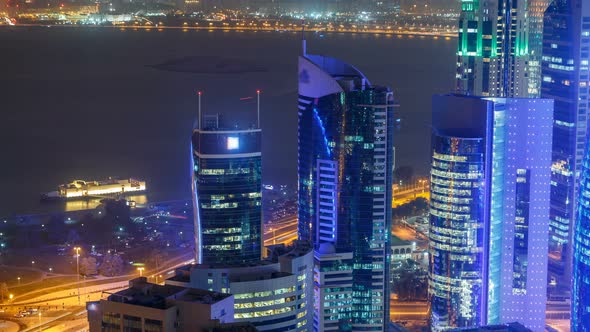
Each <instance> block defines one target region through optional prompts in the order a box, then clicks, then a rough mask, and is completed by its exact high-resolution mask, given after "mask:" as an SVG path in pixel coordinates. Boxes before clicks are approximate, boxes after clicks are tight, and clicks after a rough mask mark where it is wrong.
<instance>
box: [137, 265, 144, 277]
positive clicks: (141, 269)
mask: <svg viewBox="0 0 590 332" xmlns="http://www.w3.org/2000/svg"><path fill="white" fill-rule="evenodd" d="M143 270H145V268H144V267H138V268H137V271H139V276H140V277H141V276H142V275H143Z"/></svg>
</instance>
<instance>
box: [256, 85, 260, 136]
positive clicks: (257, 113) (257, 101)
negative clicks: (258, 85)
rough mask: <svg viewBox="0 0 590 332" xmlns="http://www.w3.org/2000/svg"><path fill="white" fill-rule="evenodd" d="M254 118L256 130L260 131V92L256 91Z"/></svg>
mask: <svg viewBox="0 0 590 332" xmlns="http://www.w3.org/2000/svg"><path fill="white" fill-rule="evenodd" d="M256 118H257V123H256V124H257V125H258V129H260V90H256Z"/></svg>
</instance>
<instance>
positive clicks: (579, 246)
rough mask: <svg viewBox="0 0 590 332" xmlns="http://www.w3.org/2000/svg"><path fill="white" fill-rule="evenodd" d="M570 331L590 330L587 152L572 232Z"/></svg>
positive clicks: (589, 162)
mask: <svg viewBox="0 0 590 332" xmlns="http://www.w3.org/2000/svg"><path fill="white" fill-rule="evenodd" d="M572 279H573V292H572V317H571V332H589V331H590V153H588V152H587V153H586V157H585V159H584V163H583V166H582V176H581V179H580V193H579V202H578V211H577V222H576V228H575V232H574V270H573V278H572Z"/></svg>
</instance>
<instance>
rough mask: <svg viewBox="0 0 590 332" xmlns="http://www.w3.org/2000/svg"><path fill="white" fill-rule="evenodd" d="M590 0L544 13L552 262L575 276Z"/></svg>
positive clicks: (559, 0) (562, 0) (559, 2)
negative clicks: (550, 118)
mask: <svg viewBox="0 0 590 332" xmlns="http://www.w3.org/2000/svg"><path fill="white" fill-rule="evenodd" d="M588 48H590V3H589V2H588V1H583V0H556V1H553V2H552V3H551V5H550V6H549V8H548V9H547V12H546V14H545V29H544V37H543V61H542V68H543V70H542V76H543V82H542V90H541V95H542V97H543V98H551V99H555V116H554V117H555V122H554V124H553V164H552V167H551V171H552V179H551V182H552V186H551V212H550V239H549V246H550V250H551V255H550V257H551V258H552V259H551V261H550V264H551V266H552V271H555V272H557V273H558V274H563V280H565V281H566V283H567V284H566V285H565V286H566V287H567V288H569V287H568V286H569V285H568V284H569V280H570V279H571V269H570V267H571V264H572V263H571V262H572V246H571V245H570V243H571V237H572V230H573V228H574V227H575V226H574V220H575V211H576V205H577V198H578V195H577V190H578V189H577V186H578V179H579V177H580V171H581V170H582V159H583V157H584V151H585V149H586V140H587V137H588V114H587V113H588V84H589V80H590V79H589V77H590V65H589V63H590V52H589V51H588Z"/></svg>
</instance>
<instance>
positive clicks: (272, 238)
mask: <svg viewBox="0 0 590 332" xmlns="http://www.w3.org/2000/svg"><path fill="white" fill-rule="evenodd" d="M294 240H297V216H288V217H285V218H283V219H279V220H276V221H273V222H272V224H271V225H268V226H267V227H266V229H265V231H264V245H265V246H270V245H274V244H280V243H284V244H289V243H291V242H293V241H294Z"/></svg>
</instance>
